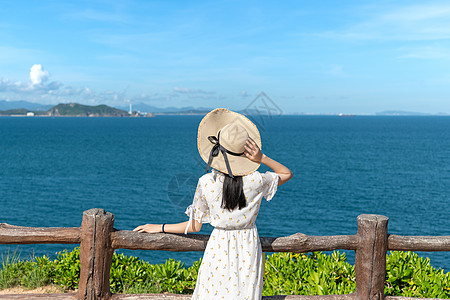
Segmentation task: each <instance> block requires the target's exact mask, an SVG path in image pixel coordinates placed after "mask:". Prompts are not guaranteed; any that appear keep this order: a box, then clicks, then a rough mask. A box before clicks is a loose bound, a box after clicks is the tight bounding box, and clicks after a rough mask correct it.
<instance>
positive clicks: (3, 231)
mask: <svg viewBox="0 0 450 300" xmlns="http://www.w3.org/2000/svg"><path fill="white" fill-rule="evenodd" d="M80 241H81V239H80V228H79V227H75V228H66V227H22V226H13V225H9V224H6V223H0V244H79V243H80Z"/></svg>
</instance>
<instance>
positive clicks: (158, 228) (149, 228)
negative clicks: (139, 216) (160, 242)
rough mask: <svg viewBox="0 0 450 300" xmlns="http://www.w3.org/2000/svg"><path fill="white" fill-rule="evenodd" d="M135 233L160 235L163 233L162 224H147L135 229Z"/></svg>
mask: <svg viewBox="0 0 450 300" xmlns="http://www.w3.org/2000/svg"><path fill="white" fill-rule="evenodd" d="M133 231H137V232H147V233H160V232H162V225H161V224H145V225H141V226H138V227H136V228H135V229H133Z"/></svg>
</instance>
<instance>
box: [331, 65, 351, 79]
mask: <svg viewBox="0 0 450 300" xmlns="http://www.w3.org/2000/svg"><path fill="white" fill-rule="evenodd" d="M326 73H327V74H329V75H331V76H333V77H340V78H343V77H348V74H347V73H346V72H345V71H344V68H343V67H342V66H340V65H334V66H331V67H330V68H329V70H328V71H326Z"/></svg>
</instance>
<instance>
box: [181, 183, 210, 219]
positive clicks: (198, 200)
mask: <svg viewBox="0 0 450 300" xmlns="http://www.w3.org/2000/svg"><path fill="white" fill-rule="evenodd" d="M186 215H188V216H189V218H192V219H194V220H196V221H197V222H199V223H209V222H210V218H209V207H208V203H207V202H206V197H205V196H204V194H203V192H202V187H201V184H200V180H199V181H198V184H197V188H196V190H195V195H194V201H193V202H192V204H191V205H189V206H188V208H187V209H186Z"/></svg>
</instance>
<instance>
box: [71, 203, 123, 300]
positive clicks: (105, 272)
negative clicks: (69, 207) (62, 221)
mask: <svg viewBox="0 0 450 300" xmlns="http://www.w3.org/2000/svg"><path fill="white" fill-rule="evenodd" d="M113 226H114V215H113V214H111V213H109V212H105V210H103V209H99V208H93V209H90V210H87V211H85V212H84V213H83V221H82V222H81V242H80V283H79V286H78V300H106V299H110V298H111V292H110V289H109V272H110V270H111V262H112V255H113V252H114V249H113V248H112V247H111V232H112V231H113Z"/></svg>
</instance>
